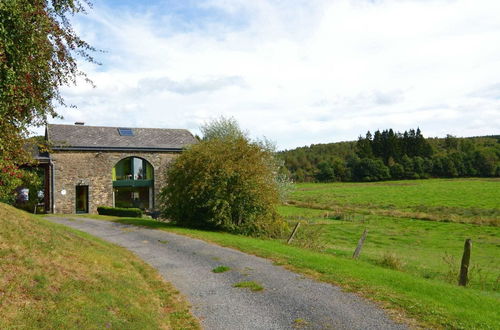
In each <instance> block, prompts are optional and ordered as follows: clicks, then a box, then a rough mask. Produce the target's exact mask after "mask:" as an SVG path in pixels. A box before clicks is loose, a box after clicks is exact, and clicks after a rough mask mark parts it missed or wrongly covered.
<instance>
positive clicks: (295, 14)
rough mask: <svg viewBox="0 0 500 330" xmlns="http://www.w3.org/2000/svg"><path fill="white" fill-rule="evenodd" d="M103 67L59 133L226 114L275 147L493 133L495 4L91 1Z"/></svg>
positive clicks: (91, 38) (464, 0) (499, 115)
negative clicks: (382, 136) (373, 134)
mask: <svg viewBox="0 0 500 330" xmlns="http://www.w3.org/2000/svg"><path fill="white" fill-rule="evenodd" d="M74 25H75V28H76V29H77V31H78V33H79V34H80V35H81V36H83V38H84V39H85V40H87V41H88V42H89V43H91V44H92V45H94V46H96V47H97V48H99V49H102V50H104V51H105V52H104V53H99V54H96V57H97V58H98V60H99V61H100V62H102V63H103V65H102V66H96V65H93V64H89V63H84V62H82V63H81V68H82V69H83V70H84V71H85V72H87V73H88V75H89V76H90V78H91V79H92V80H93V81H94V83H95V84H96V88H91V87H90V86H88V85H86V84H85V83H80V84H78V86H70V87H67V88H64V90H63V95H64V96H65V98H66V100H67V102H68V103H71V104H75V105H76V106H77V107H78V108H77V109H60V110H59V111H60V113H61V114H62V115H63V116H64V119H62V120H60V119H57V120H52V121H51V122H56V123H62V122H64V123H73V122H75V121H84V122H86V124H87V125H113V126H131V127H139V126H140V127H169V128H188V129H190V130H191V131H192V132H193V133H198V132H199V131H198V127H199V126H200V125H201V124H202V123H204V122H206V121H207V120H210V119H213V118H217V117H219V116H221V115H224V116H231V117H234V118H236V119H237V120H238V121H239V122H240V124H241V126H242V127H243V128H244V129H246V130H248V131H249V132H250V134H251V135H252V136H254V137H262V136H266V137H267V138H269V139H270V140H274V141H276V142H277V145H278V146H279V148H282V149H283V148H292V147H297V146H303V145H309V144H312V143H326V142H333V141H342V140H354V139H356V138H357V136H358V135H360V134H364V133H365V132H366V131H367V130H372V131H373V130H376V129H385V128H389V127H392V128H394V129H396V130H400V131H403V130H406V129H409V128H415V127H420V128H421V129H422V131H423V133H424V135H426V136H444V135H446V134H453V135H457V136H471V135H484V134H499V133H500V88H499V86H500V57H499V56H498V54H500V1H497V0H426V1H421V0H415V1H413V0H399V1H398V0H377V1H368V0H329V1H323V0H310V1H301V0H296V1H294V0H289V1H278V0H275V1H270V0H252V1H247V0H205V1H193V0H188V1H172V0H170V1H160V0H158V1H128V0H127V1H106V0H101V1H97V0H96V1H94V7H93V9H90V10H89V12H88V15H87V16H85V17H77V18H75V20H74Z"/></svg>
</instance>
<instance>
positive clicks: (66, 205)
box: [51, 151, 179, 213]
mask: <svg viewBox="0 0 500 330" xmlns="http://www.w3.org/2000/svg"><path fill="white" fill-rule="evenodd" d="M177 155H179V153H176V152H111V151H101V152H97V151H96V152H93V151H59V152H54V153H52V154H51V158H52V163H53V167H54V168H53V170H54V177H53V180H54V191H53V196H54V201H53V202H54V209H53V212H54V213H75V207H76V206H75V200H76V197H75V196H76V186H78V185H85V186H88V189H89V213H97V207H98V206H113V179H112V171H113V167H114V166H115V165H116V164H117V163H118V162H119V161H120V160H122V159H124V158H127V157H139V158H143V159H145V160H147V161H148V162H149V163H150V164H151V165H152V166H153V170H154V202H153V203H154V205H155V207H156V206H157V205H158V193H159V192H160V191H161V189H162V187H163V184H164V182H165V181H166V177H165V171H166V168H167V165H168V164H169V163H170V162H171V161H172V160H173V159H174V158H175V157H177Z"/></svg>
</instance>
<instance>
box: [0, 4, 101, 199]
mask: <svg viewBox="0 0 500 330" xmlns="http://www.w3.org/2000/svg"><path fill="white" fill-rule="evenodd" d="M86 4H87V5H89V3H88V2H87V1H86V0H83V1H79V0H2V1H0V132H1V134H0V160H1V161H0V173H4V174H5V173H8V174H5V175H0V181H1V182H0V198H2V196H4V197H5V196H8V195H9V193H10V192H11V191H12V188H13V187H14V186H15V185H16V184H18V179H19V178H18V176H20V175H21V176H22V175H23V173H22V171H20V170H19V166H20V165H22V164H25V163H27V162H28V161H29V158H30V157H29V154H28V153H27V152H26V151H24V149H23V145H24V138H25V137H26V136H27V133H28V129H29V127H32V126H40V125H44V124H46V122H47V119H48V118H49V117H55V116H57V113H56V111H55V107H56V106H57V105H65V103H64V99H63V97H62V95H61V93H60V87H61V86H63V85H68V84H73V83H76V81H77V78H78V77H82V78H83V79H86V80H87V81H88V79H87V77H86V76H85V74H84V73H83V72H81V71H80V70H79V69H78V65H77V57H81V58H83V59H85V60H88V61H94V60H93V58H92V57H91V55H90V54H91V53H92V51H93V50H94V49H93V48H92V47H91V46H90V45H88V44H87V43H86V42H85V41H83V40H82V39H80V37H78V35H77V34H76V33H75V31H74V30H73V28H72V26H71V22H70V18H71V16H73V15H75V14H77V13H82V12H84V6H85V5H86Z"/></svg>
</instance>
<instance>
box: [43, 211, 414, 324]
mask: <svg viewBox="0 0 500 330" xmlns="http://www.w3.org/2000/svg"><path fill="white" fill-rule="evenodd" d="M47 219H49V220H51V221H53V222H57V223H61V224H64V225H67V226H69V227H72V228H75V229H79V230H81V231H84V232H87V233H89V234H92V235H94V236H97V237H100V238H102V239H105V240H107V241H109V242H112V243H115V244H118V245H120V246H123V247H125V248H127V249H129V250H131V251H132V252H134V253H135V254H136V255H138V256H139V257H140V258H142V259H143V260H145V261H146V262H148V263H149V264H150V265H152V266H153V267H155V268H156V269H158V271H159V272H160V274H161V275H162V276H163V277H164V278H165V279H166V280H167V281H169V282H171V283H172V284H173V285H174V286H175V287H176V288H177V289H179V290H180V291H181V293H183V294H184V295H185V296H187V298H188V300H189V301H190V303H191V304H192V311H193V313H194V315H195V316H196V317H198V318H199V319H200V321H201V324H202V326H203V327H204V328H205V329H231V330H235V329H266V330H267V329H295V328H299V329H405V326H402V325H400V324H396V323H394V322H393V321H391V320H390V319H389V318H388V317H387V316H386V315H385V314H384V312H383V311H382V310H380V309H379V308H377V307H376V306H375V305H374V304H372V303H370V302H367V301H365V300H363V299H361V298H359V297H357V296H356V295H354V294H351V293H346V292H342V291H341V290H340V289H339V288H338V287H335V286H332V285H330V284H327V283H321V282H316V281H313V280H310V279H307V278H304V277H303V276H301V275H298V274H296V273H293V272H291V271H288V270H286V269H284V268H282V267H279V266H275V265H273V264H272V263H271V262H270V261H269V260H266V259H262V258H259V257H255V256H252V255H248V254H245V253H242V252H239V251H236V250H233V249H229V248H224V247H220V246H217V245H214V244H209V243H206V242H204V241H201V240H197V239H193V238H189V237H185V236H181V235H176V234H172V233H167V232H164V231H160V230H154V229H145V228H139V227H135V226H129V225H123V224H118V223H113V222H107V221H99V220H93V219H87V218H71V217H68V218H62V217H50V218H47ZM220 265H224V266H229V267H230V268H231V270H230V271H228V272H225V273H219V274H215V273H213V272H212V269H213V268H215V267H217V266H220ZM241 281H255V282H258V283H260V284H261V285H262V286H263V287H264V290H263V291H260V292H252V291H250V290H249V289H242V288H235V287H233V285H234V284H235V283H238V282H241Z"/></svg>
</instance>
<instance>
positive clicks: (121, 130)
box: [118, 127, 134, 136]
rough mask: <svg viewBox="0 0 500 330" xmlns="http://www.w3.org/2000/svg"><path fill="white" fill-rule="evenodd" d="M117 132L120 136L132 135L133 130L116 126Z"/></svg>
mask: <svg viewBox="0 0 500 330" xmlns="http://www.w3.org/2000/svg"><path fill="white" fill-rule="evenodd" d="M118 133H119V134H120V135H121V136H134V132H132V129H131V128H124V127H120V128H118Z"/></svg>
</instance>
